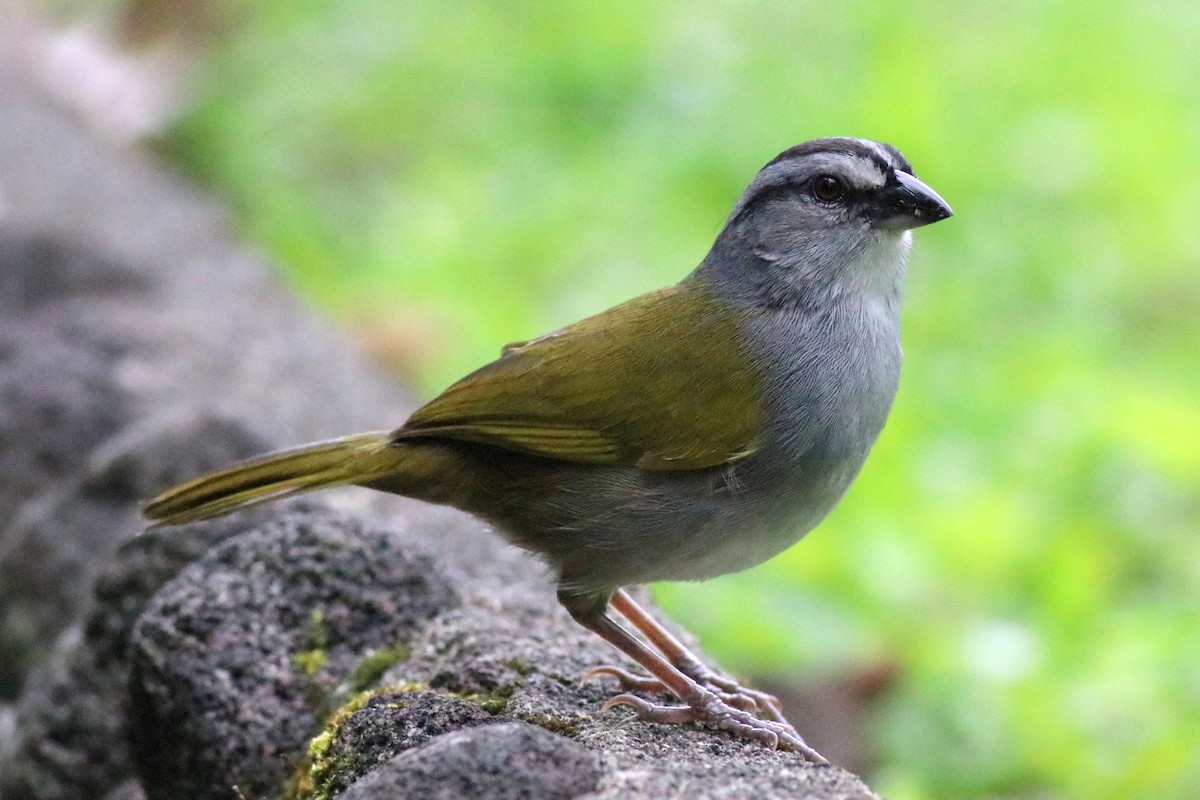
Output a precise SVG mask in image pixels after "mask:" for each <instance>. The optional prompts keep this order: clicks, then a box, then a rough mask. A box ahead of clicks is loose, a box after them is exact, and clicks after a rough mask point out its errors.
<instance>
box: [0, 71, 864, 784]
mask: <svg viewBox="0 0 1200 800" xmlns="http://www.w3.org/2000/svg"><path fill="white" fill-rule="evenodd" d="M0 119H3V120H4V121H5V124H4V125H3V126H0V608H2V609H3V612H0V796H2V797H4V798H5V800H72V799H75V798H77V799H78V800H93V798H106V799H107V800H140V798H150V799H151V800H154V799H155V798H171V800H188V799H189V798H234V797H237V796H239V794H238V793H239V792H240V793H241V795H242V796H245V797H264V796H267V797H278V796H286V797H288V798H291V799H292V800H295V798H310V797H311V798H326V797H333V796H337V797H343V798H351V799H356V800H364V799H367V798H371V799H373V798H380V799H381V800H382V798H392V797H430V798H459V797H473V798H474V797H489V798H508V797H513V798H516V797H528V798H588V799H589V800H597V799H598V798H635V799H636V798H656V799H659V798H675V797H679V798H683V797H686V798H689V800H703V799H704V798H742V797H745V798H750V797H753V798H756V799H757V798H764V797H807V798H835V797H836V798H843V799H845V798H870V797H873V796H874V795H872V794H871V793H870V792H869V790H868V789H867V788H866V787H864V786H863V785H862V783H861V782H859V781H858V779H857V778H855V777H854V776H852V775H850V774H849V773H846V772H844V771H842V770H839V769H837V768H833V767H824V768H815V767H812V766H810V765H808V764H806V763H804V762H802V761H801V760H800V759H799V758H797V757H795V756H792V755H788V754H784V753H775V752H771V751H767V750H765V749H763V748H761V747H758V746H755V745H751V744H747V743H745V742H740V741H734V740H732V739H730V738H728V737H727V736H725V735H723V734H720V733H716V732H712V731H707V730H701V729H697V728H691V727H664V726H656V725H648V724H643V723H640V722H637V721H635V720H633V718H632V716H631V714H630V713H629V712H628V711H627V710H624V709H621V710H615V711H612V712H602V711H601V710H600V706H601V704H602V702H603V700H604V699H605V698H606V697H607V696H608V695H609V694H610V692H611V689H612V687H611V686H604V685H602V684H600V683H590V684H587V685H585V686H580V685H579V682H578V679H579V677H580V675H582V674H583V673H585V672H586V671H587V670H588V669H589V668H592V667H595V666H597V665H599V664H602V663H605V662H610V661H613V660H614V658H615V655H614V653H613V652H612V651H610V649H609V648H608V647H607V645H605V644H604V643H602V642H601V641H599V640H598V639H597V638H596V637H594V636H593V635H591V634H589V633H587V632H586V631H584V630H582V629H581V628H580V627H579V626H577V625H575V624H574V623H573V622H571V621H570V619H569V618H568V617H567V615H566V614H565V613H564V612H563V611H562V610H561V609H560V608H559V607H558V606H557V604H556V603H555V601H554V596H553V592H552V591H551V588H550V586H549V585H548V583H547V581H546V580H545V575H544V572H543V570H542V568H541V567H540V566H539V565H538V564H537V563H536V562H534V561H533V560H531V559H529V558H527V557H526V556H524V555H522V554H520V553H518V552H516V551H514V550H512V549H511V548H508V547H506V546H504V545H503V544H502V543H500V542H499V541H498V540H497V539H496V538H495V537H493V536H491V535H489V534H488V532H487V531H485V530H484V529H483V528H482V527H481V526H480V525H478V524H477V523H475V522H473V521H471V520H469V519H468V518H466V517H465V516H463V515H460V514H457V513H455V512H453V511H450V510H446V509H438V508H433V507H429V506H425V505H422V504H419V503H415V502H411V501H405V500H402V499H398V498H385V497H380V496H375V495H371V494H369V493H367V492H357V493H354V492H349V493H347V492H332V493H326V494H325V495H321V496H318V497H315V498H312V499H303V500H300V501H295V502H292V503H285V504H279V505H278V506H274V507H269V508H262V509H256V510H253V511H250V512H246V513H242V514H238V515H235V516H232V517H229V518H226V519H221V520H216V521H213V522H208V523H199V524H195V525H190V526H185V527H181V528H178V529H167V530H157V531H152V532H150V533H149V534H146V535H144V536H141V537H136V534H137V533H138V532H139V531H140V530H141V528H142V525H141V523H140V521H139V520H138V517H137V505H138V503H139V501H140V500H141V499H142V498H144V497H146V496H147V495H149V494H152V493H153V492H154V491H156V490H157V489H159V488H162V487H164V486H166V485H169V484H170V483H172V482H174V481H176V480H178V479H179V478H181V477H183V476H185V475H189V474H192V473H194V472H198V471H201V470H204V469H207V468H209V467H211V466H214V465H216V464H219V463H223V462H225V461H227V460H230V459H233V458H237V457H241V456H244V455H247V454H249V453H253V452H257V451H260V450H263V449H266V448H268V447H274V446H282V445H286V444H294V443H297V442H302V441H308V440H312V439H316V438H322V437H330V436H336V435H341V434H344V433H348V432H353V431H356V430H365V429H373V428H381V427H388V426H390V425H394V424H397V423H398V422H400V421H401V420H402V419H403V416H404V413H405V409H406V407H407V403H406V402H405V395H404V393H403V392H401V391H400V390H398V389H397V388H396V387H394V386H392V385H391V384H390V383H389V382H388V381H386V380H384V379H383V378H381V377H380V376H379V375H377V374H376V373H374V372H373V371H372V370H371V369H370V368H369V367H368V366H367V365H366V364H365V362H364V359H363V358H362V357H361V356H360V355H359V354H358V353H357V352H356V350H355V349H354V347H353V346H352V345H350V344H349V343H348V342H347V341H346V340H345V339H344V337H342V336H340V335H339V334H338V333H337V332H336V331H333V330H331V329H329V328H328V327H327V326H325V325H323V324H322V323H321V322H319V321H317V320H315V319H314V318H313V317H312V316H311V315H310V314H309V313H307V312H306V311H304V310H303V309H302V308H301V307H300V306H299V305H298V304H297V303H296V302H295V301H294V300H293V299H292V298H291V297H290V295H289V294H288V293H287V292H286V290H284V289H282V288H281V286H280V284H279V282H278V281H277V280H276V279H275V278H274V276H273V274H272V271H271V270H270V269H269V268H268V267H267V266H266V265H264V264H263V263H262V262H260V261H258V260H256V259H255V258H253V257H250V256H248V255H247V254H246V253H245V252H243V251H242V250H240V249H239V248H238V247H237V246H236V245H235V244H234V243H233V242H232V240H231V238H230V236H229V234H228V231H227V229H226V225H225V223H224V221H223V220H222V218H221V216H220V214H219V212H217V211H216V210H214V208H213V207H212V206H211V205H210V204H208V203H207V202H205V201H204V200H203V199H201V198H198V197H197V196H196V195H195V193H194V192H193V191H192V190H191V189H189V188H188V187H187V186H186V185H184V184H182V183H181V182H180V181H178V180H177V179H175V178H173V177H172V176H171V175H170V174H168V173H166V172H165V171H163V170H162V169H161V168H159V167H158V166H156V165H155V164H153V163H151V162H149V161H148V160H147V159H146V158H145V157H143V156H141V155H139V154H136V153H131V152H127V151H121V150H117V149H114V148H112V147H110V146H107V145H105V144H102V143H100V142H98V141H96V140H95V139H94V138H92V137H90V136H89V135H87V133H86V132H85V131H83V130H82V129H81V128H79V127H78V126H76V125H75V124H73V123H72V122H71V121H69V120H67V119H66V118H64V117H63V116H62V115H61V114H60V113H59V112H57V111H55V110H53V109H51V108H49V107H48V106H47V105H46V104H45V103H44V102H42V101H41V100H40V99H39V98H38V97H37V96H35V95H34V94H33V93H31V92H29V91H28V90H26V88H25V87H24V86H23V85H22V84H21V83H20V82H19V81H18V80H16V79H14V78H13V76H12V75H10V74H8V73H7V72H6V71H5V70H4V68H3V62H2V61H0ZM234 787H236V790H235V788H234Z"/></svg>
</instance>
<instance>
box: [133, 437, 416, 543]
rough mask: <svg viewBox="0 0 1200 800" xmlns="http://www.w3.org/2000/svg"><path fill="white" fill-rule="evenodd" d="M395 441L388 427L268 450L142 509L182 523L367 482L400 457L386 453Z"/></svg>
mask: <svg viewBox="0 0 1200 800" xmlns="http://www.w3.org/2000/svg"><path fill="white" fill-rule="evenodd" d="M390 441H391V437H390V434H389V433H388V432H387V431H376V432H374V433H362V434H358V435H355V436H347V437H344V438H341V439H332V440H330V441H327V442H318V443H316V444H309V445H304V446H302V447H296V448H292V449H290V450H280V451H278V452H275V453H268V454H266V455H263V456H258V457H257V458H252V459H249V460H247V461H241V462H239V463H237V464H232V465H230V466H228V467H225V468H224V469H220V470H217V471H216V472H210V473H208V474H207V475H201V476H200V477H198V478H193V479H192V480H190V481H187V482H185V483H181V484H179V485H178V486H175V487H172V488H170V489H167V490H166V491H165V492H163V493H162V494H160V495H158V496H157V497H155V498H153V499H152V500H150V501H149V502H148V503H147V504H146V506H145V508H143V509H142V513H143V514H144V515H145V516H146V517H147V518H148V519H151V520H154V521H155V523H156V524H157V525H180V524H182V523H185V522H196V521H198V520H202V519H211V518H212V517H219V516H221V515H223V514H228V513H230V512H232V511H237V510H240V509H243V508H249V507H250V506H255V505H258V504H259V503H267V502H270V501H272V500H280V499H282V498H284V497H291V496H292V495H296V494H301V493H302V492H309V491H312V490H314V489H323V488H326V487H329V486H344V485H347V484H352V483H362V482H364V481H367V480H369V479H370V478H372V477H373V476H376V475H379V474H383V473H385V472H386V471H387V470H388V469H389V468H391V467H392V466H394V463H395V458H387V457H383V458H381V456H386V455H387V453H388V450H389V448H390Z"/></svg>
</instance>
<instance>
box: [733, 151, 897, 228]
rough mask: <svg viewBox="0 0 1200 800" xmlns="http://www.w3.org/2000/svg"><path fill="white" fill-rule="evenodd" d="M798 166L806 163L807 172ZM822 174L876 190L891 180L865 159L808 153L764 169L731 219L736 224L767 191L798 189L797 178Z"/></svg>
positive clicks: (838, 154)
mask: <svg viewBox="0 0 1200 800" xmlns="http://www.w3.org/2000/svg"><path fill="white" fill-rule="evenodd" d="M797 162H803V164H804V170H803V172H798V171H797V170H796V163H797ZM822 172H834V173H837V174H839V175H845V176H846V177H847V178H849V180H850V183H851V184H852V185H853V186H854V187H856V188H868V189H876V188H880V187H882V186H883V185H884V184H885V183H886V182H887V178H886V176H885V175H883V174H882V173H881V172H880V170H879V166H878V165H877V164H875V162H873V161H871V160H870V159H867V158H864V157H863V156H861V155H858V154H855V153H846V152H842V151H837V150H830V151H828V152H822V153H808V154H806V155H803V156H800V157H798V158H794V159H788V160H786V161H779V162H776V163H774V164H771V165H769V166H767V167H764V168H763V169H762V170H761V171H760V172H759V173H758V175H756V176H755V177H754V180H753V181H751V183H750V185H749V186H748V187H746V191H745V192H743V193H742V196H741V197H740V198H739V199H738V202H737V204H736V205H734V207H733V211H732V212H730V214H729V219H730V220H732V219H734V218H735V217H737V215H738V214H740V213H742V210H743V209H744V208H745V207H746V204H747V203H748V202H749V201H750V199H751V198H753V197H755V196H756V195H758V194H760V193H761V192H763V191H764V190H766V189H770V188H773V187H776V186H788V185H794V184H796V183H797V181H796V180H795V178H796V177H797V175H800V176H802V177H804V178H808V177H811V176H813V175H817V174H819V173H822Z"/></svg>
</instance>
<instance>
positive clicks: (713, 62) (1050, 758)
mask: <svg viewBox="0 0 1200 800" xmlns="http://www.w3.org/2000/svg"><path fill="white" fill-rule="evenodd" d="M228 9H229V10H228V16H227V17H226V23H227V24H226V26H225V27H224V28H223V29H222V32H221V33H220V34H219V35H218V36H217V37H216V39H214V40H213V41H211V42H210V43H209V46H208V49H207V51H206V52H207V54H206V56H205V60H204V62H203V64H202V69H201V76H200V80H199V82H198V84H197V86H196V95H195V103H194V105H193V106H192V107H191V109H190V110H189V111H188V112H187V114H186V115H185V117H184V118H183V119H182V120H181V121H180V122H179V124H178V125H177V126H176V128H175V129H174V130H173V131H172V132H171V134H170V137H169V141H168V143H167V147H168V152H169V153H170V155H171V156H172V157H173V158H174V159H175V160H176V161H177V162H178V163H180V164H182V165H183V166H185V167H186V168H187V169H188V170H189V171H191V172H192V173H193V174H195V175H197V176H199V177H200V178H201V179H202V180H203V181H204V182H206V183H207V184H208V185H209V186H211V187H213V188H214V189H215V190H216V191H217V192H218V193H220V194H221V195H223V196H224V197H225V198H227V199H228V201H229V202H230V203H231V204H232V206H233V208H234V217H235V219H236V220H237V222H238V223H239V224H240V225H241V226H242V229H243V233H244V234H245V235H247V236H248V237H249V238H250V239H251V240H252V241H254V242H256V243H258V244H259V245H260V246H261V247H262V248H263V249H264V250H265V251H267V252H268V253H270V254H271V255H272V256H273V257H274V258H276V259H277V260H278V261H279V262H280V263H282V264H284V265H285V266H286V268H287V269H288V271H289V273H290V274H291V275H292V276H293V277H294V279H295V281H296V283H297V285H298V286H299V287H300V288H301V289H302V290H303V291H304V293H305V294H306V295H307V296H308V297H309V298H311V302H312V303H313V305H315V306H319V307H321V308H323V309H327V310H328V311H329V312H330V313H331V314H333V315H335V316H337V317H339V318H341V319H343V320H346V321H347V323H348V324H352V325H353V326H355V327H356V328H358V329H361V330H364V331H367V332H368V335H369V336H370V337H372V338H373V339H375V340H376V341H377V342H378V341H383V342H386V343H387V347H388V348H390V350H391V351H392V352H393V354H395V355H397V357H398V358H399V359H400V360H401V361H402V362H403V364H404V365H405V368H406V372H407V374H408V376H409V378H410V379H411V380H412V381H413V382H414V384H415V385H416V386H417V387H419V389H420V390H421V392H422V393H423V394H424V395H426V396H428V395H431V394H433V393H434V392H436V391H437V390H439V389H440V388H441V387H443V386H444V385H445V384H446V383H448V382H449V381H451V380H453V379H454V378H456V377H458V376H459V375H461V374H462V373H464V372H466V371H468V370H470V369H471V368H473V367H474V366H477V365H479V364H480V363H482V362H484V361H487V360H489V359H491V358H493V357H494V356H495V355H496V354H497V353H498V348H499V346H500V345H501V344H502V343H504V342H507V341H511V340H516V339H522V338H527V337H529V336H530V335H534V334H538V333H540V332H543V331H546V330H548V329H551V328H553V327H555V326H558V325H561V324H564V323H567V322H570V321H572V320H574V319H576V318H578V317H580V316H582V315H585V314H588V313H591V312H595V311H598V310H600V309H603V308H605V307H607V306H609V305H612V304H614V303H616V302H618V301H620V300H623V299H625V298H628V297H630V296H632V295H634V294H637V293H639V292H642V291H645V290H649V289H652V288H656V287H658V286H661V285H664V284H666V283H669V282H672V281H674V280H677V279H678V278H679V277H681V276H682V275H684V274H685V273H686V272H687V271H689V270H690V269H691V268H692V267H693V266H694V265H695V264H696V263H697V262H698V261H699V260H700V259H701V258H702V257H703V255H704V253H705V251H706V249H707V247H708V245H709V243H710V242H711V240H712V237H713V235H714V234H715V233H716V231H717V229H718V227H719V225H720V224H721V222H722V220H723V219H724V216H725V214H726V213H727V211H728V209H729V207H730V205H731V204H732V202H733V200H734V199H735V198H736V196H737V195H738V193H739V192H740V190H741V189H742V188H743V186H744V185H745V184H746V182H747V181H748V180H749V178H750V177H751V176H752V175H753V174H754V172H755V171H756V170H757V168H758V167H759V166H761V164H763V163H764V162H766V161H767V160H768V159H770V158H771V157H772V156H774V155H775V153H777V152H778V151H780V150H782V149H784V148H786V147H788V146H789V145H791V144H794V143H796V142H799V141H801V140H804V139H808V138H812V137H816V136H825V135H835V134H842V135H845V134H848V135H857V136H864V137H870V138H877V139H882V140H885V141H889V142H891V143H893V144H895V145H897V146H899V147H900V148H901V149H902V150H903V151H904V152H905V153H906V155H908V157H909V158H910V159H911V160H912V162H913V163H914V164H915V165H916V168H917V172H918V174H919V175H921V176H922V177H923V178H924V179H925V180H927V181H928V182H929V183H930V184H931V185H932V186H934V187H935V188H936V189H937V190H938V191H939V192H940V193H941V194H942V195H943V196H944V197H946V198H947V199H948V200H949V202H950V203H951V204H952V205H953V206H954V208H955V210H956V212H957V216H956V217H955V218H954V219H953V220H951V221H950V222H947V223H945V224H942V225H937V226H935V227H933V228H929V229H927V230H922V231H918V232H917V235H916V247H915V250H914V255H913V259H912V262H911V267H910V281H909V285H908V296H907V305H906V311H905V346H906V352H907V362H906V367H905V374H904V378H903V382H902V387H901V391H900V395H899V398H898V400H897V403H896V407H895V411H894V413H893V415H892V418H891V421H890V422H889V424H888V427H887V429H886V431H885V432H884V434H883V437H882V439H881V440H880V442H879V445H878V447H877V448H876V451H875V453H874V454H873V455H872V457H871V459H870V461H869V462H868V465H867V467H866V469H865V470H864V472H863V474H862V476H861V478H860V479H859V481H858V483H857V484H856V486H855V487H854V489H853V490H852V491H851V492H850V494H849V496H848V497H847V499H846V500H845V502H844V503H843V504H842V506H841V507H840V508H839V509H838V510H837V511H836V512H835V513H834V514H833V515H832V516H831V517H830V518H829V520H828V521H827V522H826V523H824V524H823V525H822V526H821V527H820V528H819V529H818V530H817V532H816V533H814V534H813V535H812V536H811V537H809V538H808V539H807V540H806V541H804V542H803V543H802V544H801V545H799V546H797V547H795V548H793V549H792V550H790V551H788V552H787V553H786V554H784V555H782V556H780V557H778V558H776V559H775V560H773V561H771V562H770V563H768V564H766V565H763V566H761V567H759V568H757V569H755V570H753V571H751V572H749V573H745V574H742V575H737V576H732V577H727V578H723V579H720V580H717V581H713V582H711V583H708V584H704V585H672V586H663V587H659V588H658V591H657V596H658V597H659V598H660V599H661V601H662V602H663V604H664V605H665V606H666V607H667V608H668V609H670V610H671V612H672V613H673V614H674V615H675V616H676V617H677V618H678V619H680V620H681V621H682V622H684V623H686V624H687V625H688V626H689V627H691V628H692V629H693V630H695V631H697V632H698V633H699V634H700V635H701V637H702V638H703V640H704V642H705V646H706V648H708V649H709V650H710V651H711V652H713V653H714V654H716V655H717V656H718V657H719V658H720V660H721V661H722V662H723V663H724V664H726V665H727V666H729V667H731V668H733V669H735V670H738V671H741V672H743V673H748V674H753V675H759V676H762V675H771V674H776V675H780V676H784V677H785V678H788V679H792V676H795V675H814V674H825V673H836V672H838V671H839V670H842V669H845V668H848V665H854V664H861V663H868V662H871V661H873V660H885V661H895V662H896V663H898V664H899V665H900V672H899V677H898V679H897V683H896V685H895V686H894V687H893V689H892V691H891V692H890V693H889V694H888V696H887V698H886V699H885V701H884V702H883V704H882V708H881V709H880V710H879V713H878V714H877V715H876V716H875V717H874V718H873V721H872V723H871V726H870V729H869V733H868V735H869V736H870V737H871V746H872V747H873V748H875V750H876V752H877V753H878V757H879V766H878V768H877V769H876V770H875V771H874V772H873V774H869V775H868V776H867V778H868V780H869V781H870V782H871V783H872V785H873V786H874V787H875V788H876V789H877V790H879V791H880V792H881V793H882V794H884V795H885V796H887V797H889V798H892V800H918V799H920V798H955V799H956V800H962V799H964V798H1079V799H1080V800H1084V799H1086V800H1107V799H1109V798H1111V799H1112V800H1126V799H1127V798H1134V797H1137V798H1194V797H1197V796H1200V546H1198V544H1200V543H1198V535H1197V533H1198V531H1197V527H1198V525H1197V522H1198V519H1200V363H1198V362H1200V323H1198V319H1200V44H1198V43H1200V4H1197V3H1196V2H1195V0H1187V1H1186V2H1182V1H1178V0H1177V1H1176V2H1121V1H1119V0H1118V1H1117V2H1109V3H1096V2H1087V1H1085V0H1062V1H1061V2H1031V1H1030V0H1016V1H1015V2H1008V3H1003V4H1001V3H990V2H989V3H982V2H960V3H951V2H933V1H932V0H912V2H908V3H903V4H892V3H886V4H885V3H853V2H851V3H837V4H833V3H821V4H818V3H811V2H786V3H785V2H765V0H747V1H746V2H741V3H729V2H718V1H717V0H701V1H700V2H690V3H684V2H617V1H616V0H611V1H602V2H588V3H549V2H534V1H533V0H522V1H520V2H483V1H482V0H474V1H472V0H465V1H463V2H457V3H431V2H430V3H416V2H414V3H398V2H391V0H340V1H339V2H325V3H297V2H294V0H259V1H258V2H255V3H253V4H229V6H228ZM387 422H388V420H381V424H386V423H387ZM801 726H803V724H802V722H801Z"/></svg>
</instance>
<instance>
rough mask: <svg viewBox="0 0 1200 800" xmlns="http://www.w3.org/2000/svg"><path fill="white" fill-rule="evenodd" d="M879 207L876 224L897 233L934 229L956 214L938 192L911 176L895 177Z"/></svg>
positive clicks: (885, 188) (897, 173)
mask: <svg viewBox="0 0 1200 800" xmlns="http://www.w3.org/2000/svg"><path fill="white" fill-rule="evenodd" d="M877 203H878V205H877V206H876V218H875V224H876V225H878V226H879V227H881V228H891V229H893V230H908V229H910V228H919V227H921V226H922V225H931V224H933V223H934V222H939V221H941V220H943V219H946V217H949V216H953V214H954V212H953V211H951V210H950V206H949V205H947V204H946V201H945V200H943V199H942V198H941V197H939V196H938V193H937V192H935V191H934V190H933V189H930V188H929V187H928V186H926V185H925V184H924V183H922V182H921V181H919V180H917V179H916V178H914V177H913V176H912V175H909V174H908V173H907V172H894V173H892V179H891V180H889V181H888V183H887V186H885V187H883V191H882V192H880V193H879V196H878V199H877Z"/></svg>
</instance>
